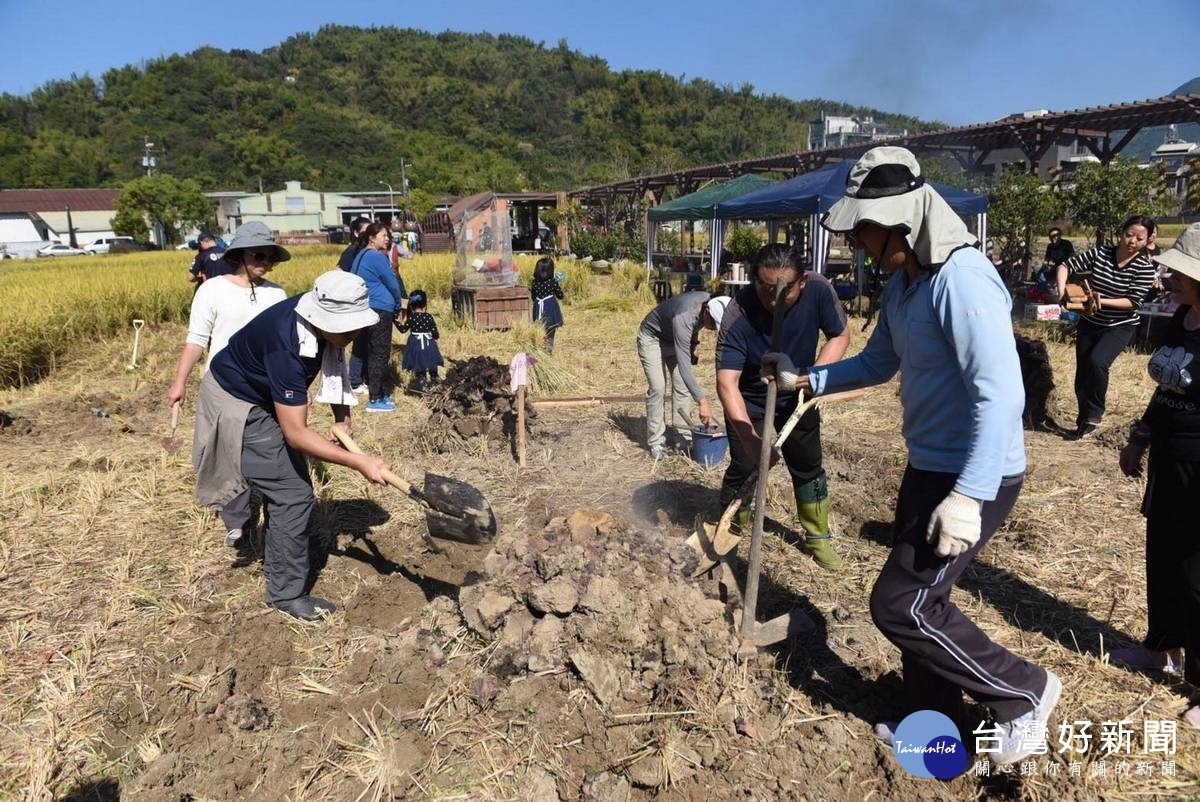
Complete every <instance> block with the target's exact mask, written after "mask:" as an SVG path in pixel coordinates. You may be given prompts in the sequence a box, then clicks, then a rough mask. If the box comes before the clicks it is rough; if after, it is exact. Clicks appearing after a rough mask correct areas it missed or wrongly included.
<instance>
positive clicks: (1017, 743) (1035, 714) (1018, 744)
mask: <svg viewBox="0 0 1200 802" xmlns="http://www.w3.org/2000/svg"><path fill="white" fill-rule="evenodd" d="M1061 695H1062V680H1060V679H1059V678H1058V675H1057V674H1055V673H1054V672H1053V671H1047V672H1046V689H1045V690H1044V691H1042V698H1041V699H1039V700H1038V703H1037V704H1036V705H1034V708H1033V710H1030V711H1029V712H1028V713H1026V714H1025V715H1023V716H1017V717H1016V718H1014V719H1013V720H1012V721H1008V722H1004V723H1002V724H999V725H998V726H999V727H1000V732H1001V733H1002V734H1001V736H1000V753H999V754H997V755H996V756H995V762H996V765H998V766H1007V765H1008V764H1009V763H1016V762H1017V761H1020V760H1024V759H1025V758H1027V757H1029V756H1030V755H1032V754H1034V753H1036V752H1037V744H1035V743H1032V742H1030V741H1026V740H1025V734H1026V733H1027V732H1028V731H1029V730H1030V728H1031V725H1032V724H1033V723H1034V722H1035V721H1036V722H1039V723H1041V724H1046V723H1048V722H1049V721H1050V714H1051V713H1053V712H1054V708H1055V707H1056V706H1057V705H1058V697H1059V696H1061ZM1043 732H1045V730H1043Z"/></svg>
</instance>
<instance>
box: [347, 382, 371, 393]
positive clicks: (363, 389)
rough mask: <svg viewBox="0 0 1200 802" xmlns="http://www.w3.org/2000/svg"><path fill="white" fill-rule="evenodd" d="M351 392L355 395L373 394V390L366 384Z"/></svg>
mask: <svg viewBox="0 0 1200 802" xmlns="http://www.w3.org/2000/svg"><path fill="white" fill-rule="evenodd" d="M350 392H352V393H354V394H355V395H368V394H370V392H371V388H370V387H368V386H367V385H365V384H360V385H358V386H357V387H355V388H354V389H352V390H351V391H350Z"/></svg>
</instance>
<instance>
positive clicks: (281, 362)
mask: <svg viewBox="0 0 1200 802" xmlns="http://www.w3.org/2000/svg"><path fill="white" fill-rule="evenodd" d="M301 297H303V296H301V295H293V296H292V297H291V298H288V299H287V300H286V301H280V302H279V303H277V304H275V305H274V306H272V307H269V308H267V309H266V310H265V311H264V312H262V313H261V314H259V315H258V316H257V317H256V318H254V319H253V320H251V321H250V322H249V323H247V324H246V325H245V327H244V328H242V329H241V330H240V331H238V333H237V334H235V335H233V337H232V338H230V340H229V345H227V346H225V349H224V350H223V351H221V353H219V354H217V355H216V356H215V357H214V358H213V361H212V364H211V365H210V366H209V370H210V371H211V372H212V375H213V378H214V379H216V380H217V383H218V384H220V385H221V387H222V388H224V390H225V391H226V392H227V393H229V394H230V395H232V396H234V397H235V398H240V399H241V400H243V401H249V402H250V403H251V404H257V405H258V406H260V407H262V408H263V409H265V410H267V411H268V412H270V413H271V414H274V410H275V404H283V405H284V406H289V407H298V406H302V405H304V404H307V403H308V385H310V384H312V380H313V379H315V378H316V377H317V374H318V373H320V372H321V354H322V352H323V351H324V350H325V345H326V343H325V341H324V340H320V342H319V344H318V346H317V355H316V356H315V357H302V356H300V337H299V335H298V334H297V333H296V324H297V322H298V321H299V320H300V318H299V317H298V316H297V315H296V305H297V304H298V303H300V298H301Z"/></svg>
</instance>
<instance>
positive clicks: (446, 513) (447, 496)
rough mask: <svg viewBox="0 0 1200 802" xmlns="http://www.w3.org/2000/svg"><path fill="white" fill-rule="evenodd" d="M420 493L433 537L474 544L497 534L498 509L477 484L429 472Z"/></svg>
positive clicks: (485, 540)
mask: <svg viewBox="0 0 1200 802" xmlns="http://www.w3.org/2000/svg"><path fill="white" fill-rule="evenodd" d="M421 495H422V496H423V500H424V502H425V523H426V524H427V525H428V527H429V534H431V535H433V536H434V537H437V538H442V539H443V540H456V541H458V542H460V543H470V544H474V545H480V544H483V543H490V542H491V541H492V539H493V538H495V537H496V512H495V510H493V509H492V505H491V504H489V503H488V501H487V499H485V498H484V497H483V493H481V492H480V491H479V488H477V487H475V486H474V485H469V484H467V483H466V482H464V481H461V480H459V479H452V478H450V477H449V476H439V475H438V474H435V473H426V474H425V487H424V488H423V489H422V490H421Z"/></svg>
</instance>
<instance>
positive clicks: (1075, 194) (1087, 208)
mask: <svg viewBox="0 0 1200 802" xmlns="http://www.w3.org/2000/svg"><path fill="white" fill-rule="evenodd" d="M1071 181H1072V182H1074V185H1075V186H1074V187H1073V188H1072V189H1070V190H1068V191H1067V193H1066V195H1067V213H1068V214H1070V216H1071V220H1072V221H1073V222H1074V223H1075V224H1076V225H1079V226H1084V227H1087V228H1090V229H1094V230H1095V232H1096V243H1097V244H1102V243H1104V242H1106V241H1107V240H1108V239H1109V238H1110V237H1112V236H1115V235H1119V234H1120V227H1121V223H1122V222H1123V221H1124V220H1125V219H1126V218H1127V217H1129V215H1132V214H1147V215H1158V214H1161V213H1162V212H1163V210H1164V207H1163V203H1162V197H1161V196H1160V195H1158V194H1157V193H1156V192H1155V190H1156V188H1157V186H1158V184H1159V176H1158V174H1157V173H1156V172H1155V171H1153V170H1143V169H1142V168H1140V167H1138V165H1137V162H1134V161H1131V160H1129V159H1119V158H1118V159H1113V161H1112V162H1110V163H1109V164H1108V165H1102V164H1099V163H1097V162H1088V163H1086V164H1083V165H1080V167H1079V168H1078V169H1076V170H1075V173H1074V174H1073V175H1072V176H1071Z"/></svg>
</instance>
